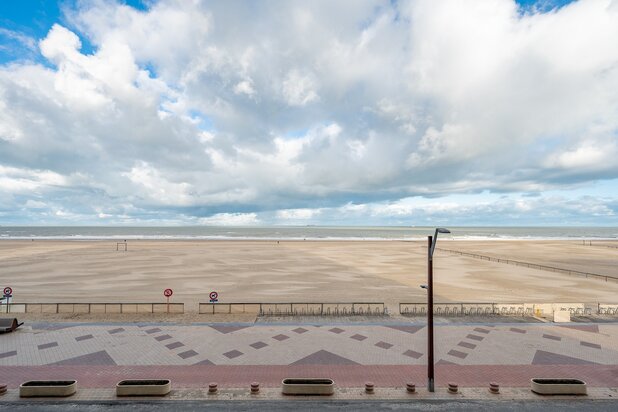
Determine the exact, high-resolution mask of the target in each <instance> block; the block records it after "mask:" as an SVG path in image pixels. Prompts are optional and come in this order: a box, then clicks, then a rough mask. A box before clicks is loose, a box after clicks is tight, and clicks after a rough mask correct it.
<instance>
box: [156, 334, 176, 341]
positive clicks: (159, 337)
mask: <svg viewBox="0 0 618 412" xmlns="http://www.w3.org/2000/svg"><path fill="white" fill-rule="evenodd" d="M168 339H172V337H171V336H170V335H161V336H155V340H156V341H158V342H161V341H164V340H168Z"/></svg>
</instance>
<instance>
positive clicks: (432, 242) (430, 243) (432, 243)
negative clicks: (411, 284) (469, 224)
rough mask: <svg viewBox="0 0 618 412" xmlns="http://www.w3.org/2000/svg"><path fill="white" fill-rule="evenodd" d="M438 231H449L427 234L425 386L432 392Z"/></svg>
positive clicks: (446, 230) (447, 231) (446, 231)
mask: <svg viewBox="0 0 618 412" xmlns="http://www.w3.org/2000/svg"><path fill="white" fill-rule="evenodd" d="M438 233H451V232H450V231H449V230H448V229H444V228H441V227H440V228H437V229H436V233H435V234H434V236H433V238H432V237H431V236H427V286H426V289H427V358H428V360H427V388H428V389H429V392H434V362H433V251H434V250H435V248H436V242H437V241H438Z"/></svg>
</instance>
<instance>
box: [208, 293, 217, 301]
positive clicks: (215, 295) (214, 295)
mask: <svg viewBox="0 0 618 412" xmlns="http://www.w3.org/2000/svg"><path fill="white" fill-rule="evenodd" d="M209 296H210V300H216V299H217V298H218V297H219V294H218V293H217V292H210V295H209Z"/></svg>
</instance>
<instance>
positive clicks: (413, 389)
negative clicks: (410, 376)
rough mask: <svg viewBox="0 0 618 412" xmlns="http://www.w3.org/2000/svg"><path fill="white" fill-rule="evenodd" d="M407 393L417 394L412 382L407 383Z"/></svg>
mask: <svg viewBox="0 0 618 412" xmlns="http://www.w3.org/2000/svg"><path fill="white" fill-rule="evenodd" d="M406 391H408V393H416V385H415V384H413V383H412V382H408V383H406Z"/></svg>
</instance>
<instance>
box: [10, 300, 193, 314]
mask: <svg viewBox="0 0 618 412" xmlns="http://www.w3.org/2000/svg"><path fill="white" fill-rule="evenodd" d="M9 313H76V314H79V313H92V314H97V313H110V314H112V313H113V314H123V313H175V314H181V313H185V304H184V303H170V304H169V312H168V304H167V303H158V302H157V303H81V302H79V303H64V302H62V303H11V304H10V305H9Z"/></svg>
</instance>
